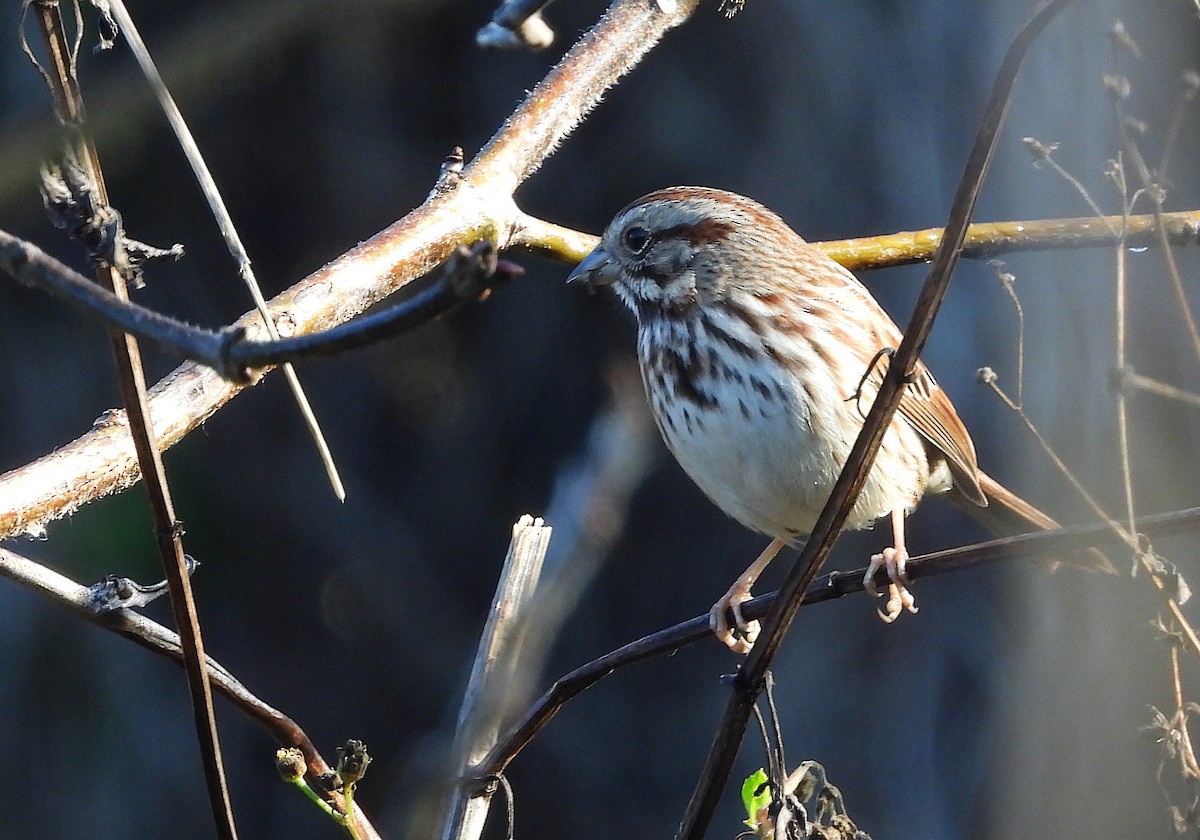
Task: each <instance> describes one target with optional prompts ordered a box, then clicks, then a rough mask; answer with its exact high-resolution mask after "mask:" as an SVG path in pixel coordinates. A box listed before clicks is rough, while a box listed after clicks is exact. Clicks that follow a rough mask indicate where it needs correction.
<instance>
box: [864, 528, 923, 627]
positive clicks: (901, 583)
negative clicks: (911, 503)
mask: <svg viewBox="0 0 1200 840" xmlns="http://www.w3.org/2000/svg"><path fill="white" fill-rule="evenodd" d="M907 565H908V551H907V550H906V549H905V548H904V511H903V510H894V511H892V547H891V548H885V549H884V550H883V551H882V552H881V553H879V554H876V555H875V556H873V557H872V558H871V564H870V565H869V566H867V574H866V577H864V578H863V589H865V590H867V594H868V595H870V596H871V597H872V598H878V597H879V595H880V593H879V592H878V591H876V589H875V581H874V580H873V578H874V577H875V573H876V572H877V571H879V567H880V566H883V567H884V568H886V569H887V574H888V577H889V578H890V579H891V581H892V582H891V583H889V584H888V601H887V603H886V604H884V606H883V609H882V610H876V612H878V613H879V617H880V618H882V619H883V620H884V621H886V622H887V623H888V624H891V623H892V622H893V621H895V620H896V618H897V617H898V616H899V615H900V612H901V611H902V610H908V611H909V612H910V613H915V612H916V611H917V599H916V598H914V597H913V594H912V592H910V591H909V589H908V584H910V583H912V581H910V580H909V579H908V573H907V572H906V570H905V567H906V566H907Z"/></svg>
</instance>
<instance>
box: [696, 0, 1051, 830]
mask: <svg viewBox="0 0 1200 840" xmlns="http://www.w3.org/2000/svg"><path fill="white" fill-rule="evenodd" d="M1067 2H1069V0H1044V2H1042V3H1041V4H1039V5H1038V7H1037V9H1036V10H1035V11H1034V13H1033V15H1032V16H1031V18H1030V20H1029V22H1028V23H1027V24H1026V25H1025V26H1024V28H1022V30H1021V31H1020V32H1019V33H1018V34H1017V37H1016V39H1015V40H1014V41H1013V43H1012V45H1011V46H1010V47H1009V49H1008V52H1007V54H1006V55H1005V57H1004V61H1003V62H1002V63H1001V65H1000V70H999V72H998V73H997V79H996V83H995V86H994V87H993V89H992V95H991V98H990V99H989V101H988V106H987V109H986V111H985V112H984V115H983V119H982V122H981V124H980V127H979V132H978V134H977V135H976V137H975V142H974V144H973V146H972V148H971V154H970V156H969V157H968V159H967V163H966V167H965V169H964V172H963V176H962V179H961V180H960V181H959V185H958V189H957V191H956V192H955V195H954V201H953V203H952V204H951V207H950V218H949V221H948V222H947V224H946V231H945V235H944V236H943V238H942V241H941V243H940V244H939V245H938V249H937V252H936V253H935V254H934V257H933V263H932V265H931V266H930V269H929V275H928V277H927V279H926V280H925V285H924V286H923V287H922V289H921V294H920V297H918V299H917V304H916V307H915V308H914V311H913V315H912V318H911V319H910V321H909V325H908V328H907V329H906V330H905V331H904V338H903V340H902V341H901V342H900V347H899V348H897V349H896V352H895V354H894V355H893V357H892V362H891V364H890V365H889V366H888V371H887V374H886V375H885V376H884V379H883V382H882V384H881V386H880V389H879V392H878V393H877V394H876V397H875V400H874V403H873V404H872V405H871V410H870V411H869V412H868V413H867V417H866V420H865V421H864V424H863V429H862V431H861V432H860V433H859V435H858V438H857V440H855V442H854V447H853V448H852V449H851V450H850V455H849V457H848V458H847V459H846V464H845V465H844V466H843V468H842V471H841V474H840V475H839V476H838V480H837V482H836V484H835V485H834V488H833V492H832V493H831V494H830V497H829V500H828V502H827V503H826V504H825V507H824V509H823V510H822V511H821V515H820V516H819V517H818V518H817V522H816V525H815V526H814V528H813V531H812V533H811V534H810V535H809V537H808V540H807V542H806V543H805V545H804V549H803V550H802V551H801V553H800V556H799V558H797V560H796V562H795V563H794V564H793V566H792V568H791V569H790V570H789V571H788V575H787V578H786V579H785V580H784V583H783V586H782V587H781V588H780V598H779V600H778V601H776V603H775V606H774V607H773V608H772V609H771V612H770V614H769V615H768V616H767V620H766V621H765V622H764V623H763V627H762V634H761V636H760V637H759V639H758V640H757V641H756V642H755V645H754V647H753V649H752V650H751V651H750V653H749V655H748V656H747V658H746V662H745V663H744V664H743V666H742V668H741V670H740V671H739V672H738V675H737V677H736V678H735V679H734V680H733V681H732V684H731V690H730V695H729V699H728V701H727V702H726V705H725V709H724V712H723V713H722V716H721V721H720V723H719V724H718V728H717V733H716V736H715V737H714V739H713V743H712V746H711V748H710V750H709V754H708V757H707V759H706V760H705V765H704V769H703V771H702V772H701V775H700V779H699V781H698V782H697V784H696V788H695V790H694V791H693V792H692V798H691V800H690V801H689V802H688V806H687V809H686V810H685V812H684V815H683V819H682V820H681V822H680V826H679V833H678V837H680V838H681V839H682V840H699V838H700V837H703V835H704V833H705V831H706V830H707V828H708V825H709V823H710V822H711V820H712V816H713V814H714V813H715V811H716V806H717V800H718V798H719V796H720V793H721V791H722V790H723V789H724V787H725V783H726V781H727V780H728V778H729V773H730V770H731V768H732V766H733V760H734V758H735V757H736V755H737V751H738V747H739V746H740V744H741V740H742V735H743V734H744V733H745V730H746V724H747V722H748V721H749V717H750V712H751V709H752V708H753V706H754V704H755V702H756V701H757V699H758V695H759V693H760V692H761V691H762V688H763V685H764V678H765V674H766V671H767V669H768V668H769V667H770V665H771V663H772V661H773V660H774V657H775V654H776V653H777V651H778V650H779V645H780V644H781V643H782V640H783V636H784V635H785V634H786V632H787V630H788V628H789V627H790V626H791V623H792V621H793V619H794V618H795V616H796V611H797V610H798V609H799V607H800V602H801V600H802V599H803V597H804V592H805V590H806V589H807V588H808V585H809V584H810V583H811V582H812V580H813V578H814V577H815V576H816V574H817V572H818V571H819V570H820V568H821V566H822V565H823V564H824V562H825V560H826V558H827V557H828V555H829V551H830V549H831V548H832V546H833V543H834V541H835V540H836V539H837V536H838V533H839V532H840V531H841V528H842V525H843V523H844V522H845V521H846V516H847V515H848V514H849V512H850V509H851V507H852V506H853V505H854V502H855V500H856V499H857V498H858V494H859V491H860V490H861V489H862V487H863V484H864V483H865V482H866V477H867V473H868V471H869V470H870V468H871V464H872V463H873V462H874V460H875V454H876V452H878V450H879V446H880V444H881V443H882V441H883V436H884V433H885V431H886V430H887V428H888V425H889V424H890V422H891V419H892V417H893V416H894V415H895V412H896V409H897V407H898V406H899V404H900V396H901V394H902V393H903V390H904V387H905V384H906V381H907V379H908V378H909V377H910V376H911V374H912V371H913V369H914V368H915V366H916V364H917V359H918V356H919V355H920V352H921V349H922V347H923V346H924V344H925V340H926V338H927V337H928V335H929V332H930V330H931V329H932V327H933V319H934V316H935V315H936V314H937V311H938V308H939V307H940V305H941V302H942V299H943V298H944V297H945V294H946V290H947V288H948V287H949V284H950V277H951V275H952V273H953V270H954V266H955V264H956V263H957V261H958V258H959V256H960V254H961V250H962V244H963V240H964V239H965V237H966V232H967V226H968V225H969V224H970V221H971V216H972V213H973V212H974V209H975V204H976V201H977V200H978V197H979V190H980V187H981V186H982V184H983V180H984V177H985V176H986V174H987V170H988V164H989V163H990V161H991V158H992V153H993V152H994V151H995V148H996V142H997V140H998V138H999V134H1000V126H1001V125H1002V124H1003V122H1004V117H1005V115H1006V114H1007V112H1008V105H1009V101H1010V98H1011V95H1012V90H1013V86H1014V85H1015V82H1016V76H1017V71H1018V70H1019V69H1020V67H1021V64H1022V62H1023V60H1024V57H1025V54H1026V52H1027V51H1028V49H1029V47H1030V45H1031V44H1032V43H1033V41H1034V40H1035V39H1036V37H1037V35H1038V34H1039V33H1040V32H1041V31H1042V29H1043V28H1044V27H1045V26H1046V24H1048V23H1049V22H1050V20H1052V19H1053V18H1054V16H1055V15H1056V14H1057V13H1058V11H1060V10H1061V9H1062V7H1063V6H1064V5H1065V4H1066V3H1067Z"/></svg>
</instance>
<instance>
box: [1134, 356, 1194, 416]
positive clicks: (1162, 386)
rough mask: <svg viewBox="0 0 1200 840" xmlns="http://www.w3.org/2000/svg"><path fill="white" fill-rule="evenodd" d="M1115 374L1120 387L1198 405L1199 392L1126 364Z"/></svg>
mask: <svg viewBox="0 0 1200 840" xmlns="http://www.w3.org/2000/svg"><path fill="white" fill-rule="evenodd" d="M1116 376H1117V384H1118V387H1120V388H1125V389H1129V388H1136V389H1138V390H1139V391H1145V392H1147V393H1149V394H1155V395H1157V396H1160V397H1166V398H1167V399H1171V400H1178V401H1179V402H1181V403H1186V404H1187V405H1194V406H1197V407H1200V394H1193V393H1192V392H1191V391H1185V390H1183V389H1182V388H1177V387H1176V386H1174V385H1170V384H1168V383H1166V382H1160V381H1159V380H1157V379H1153V378H1151V377H1149V376H1143V375H1142V374H1140V373H1138V372H1137V371H1135V370H1133V369H1132V368H1131V367H1129V366H1128V365H1126V366H1125V368H1124V369H1122V370H1118V371H1116Z"/></svg>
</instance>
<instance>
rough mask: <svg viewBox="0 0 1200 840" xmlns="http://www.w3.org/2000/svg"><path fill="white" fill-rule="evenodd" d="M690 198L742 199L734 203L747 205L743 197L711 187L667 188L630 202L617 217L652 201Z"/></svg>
mask: <svg viewBox="0 0 1200 840" xmlns="http://www.w3.org/2000/svg"><path fill="white" fill-rule="evenodd" d="M689 198H703V199H705V200H709V201H712V200H716V201H718V202H730V201H731V200H733V199H740V201H737V200H734V201H733V202H732V203H734V204H739V203H746V199H744V198H742V197H741V196H735V195H734V194H733V193H727V192H723V191H721V190H715V189H713V188H711V187H666V188H664V189H661V190H655V191H654V192H652V193H649V194H647V195H644V196H642V197H641V198H639V199H635V200H634V201H631V202H629V203H628V204H626V205H625V206H624V207H622V208H621V211H620V212H619V213H617V215H618V216H622V215H624V214H625V213H627V212H628V211H630V210H632V209H633V208H634V207H637V206H639V205H642V204H649V203H650V202H652V201H683V200H686V199H689Z"/></svg>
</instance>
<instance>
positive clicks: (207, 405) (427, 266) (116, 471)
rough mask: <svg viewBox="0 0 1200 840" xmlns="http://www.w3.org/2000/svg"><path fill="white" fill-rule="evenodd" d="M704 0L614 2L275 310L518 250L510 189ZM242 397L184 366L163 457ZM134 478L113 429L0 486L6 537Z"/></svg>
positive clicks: (308, 324) (161, 391)
mask: <svg viewBox="0 0 1200 840" xmlns="http://www.w3.org/2000/svg"><path fill="white" fill-rule="evenodd" d="M697 2H698V0H685V2H680V3H678V4H677V5H676V6H675V8H674V10H673V11H672V12H670V13H667V12H663V11H662V10H661V9H660V8H659V7H658V6H657V5H655V4H653V3H645V2H642V0H618V1H617V2H615V3H614V4H613V5H612V6H611V7H610V8H609V10H608V11H607V12H606V13H605V15H604V17H603V18H601V20H600V21H599V23H597V24H596V26H595V27H594V28H593V29H592V30H591V31H590V32H588V33H587V34H586V35H584V37H583V38H582V39H581V40H580V41H579V42H578V43H577V44H576V45H575V46H574V47H572V49H571V50H570V51H569V52H568V53H567V54H566V56H564V57H563V59H562V61H560V62H559V63H558V65H557V66H556V67H555V68H554V69H553V70H551V71H550V73H549V74H548V75H547V76H546V78H545V79H543V80H542V82H541V83H540V84H538V86H537V87H536V88H534V90H533V92H532V93H530V94H529V96H528V97H526V99H525V101H524V102H523V103H522V104H521V105H520V106H519V107H518V108H517V110H516V111H515V112H514V113H513V114H512V115H511V116H510V117H509V118H508V120H507V121H506V122H505V123H504V125H503V126H502V127H501V128H500V130H499V131H498V132H497V133H496V135H495V137H493V138H492V140H491V141H490V142H489V143H488V145H487V146H486V147H485V148H484V149H483V150H482V151H481V152H480V153H479V155H478V156H477V157H476V158H475V159H474V160H473V161H472V162H471V164H470V165H469V166H467V167H466V168H465V169H464V170H463V172H462V175H461V178H460V179H459V180H458V182H457V184H456V185H455V186H453V187H451V188H449V189H446V190H440V191H434V193H433V194H431V195H430V196H429V198H428V199H426V201H425V202H424V203H423V204H422V205H421V206H420V207H418V208H416V209H415V210H413V211H412V212H411V213H409V214H408V215H407V216H405V217H404V218H403V219H400V220H399V221H398V222H396V223H395V224H393V225H392V226H391V227H389V228H387V229H386V230H383V231H381V232H380V233H378V234H376V235H375V236H373V237H372V238H370V239H368V240H367V241H365V242H363V243H362V244H360V245H358V246H356V247H355V248H352V249H351V250H350V251H347V252H346V253H345V254H343V255H342V256H341V257H338V258H337V259H335V260H334V261H333V262H330V263H328V264H327V265H325V266H324V267H322V268H321V269H319V270H317V271H315V272H314V273H312V274H310V275H309V276H308V277H307V278H305V279H304V280H302V281H300V282H299V283H297V284H296V285H294V286H292V287H291V288H290V289H288V290H286V291H284V292H283V293H282V294H280V295H278V296H276V297H275V298H274V299H273V300H271V301H270V302H269V303H270V308H271V311H272V312H274V313H276V317H277V318H281V319H287V320H288V321H289V322H290V324H291V325H292V327H293V331H294V333H295V334H297V335H300V334H307V333H311V332H317V331H320V330H325V329H328V328H329V327H332V326H335V325H337V324H340V323H343V322H345V321H347V320H349V319H350V318H353V317H354V316H355V315H358V314H359V313H361V312H362V311H364V310H365V309H367V308H368V307H370V306H372V305H373V304H375V303H377V302H379V301H380V300H382V299H383V298H385V297H387V296H388V295H390V294H392V293H394V292H396V291H397V290H398V289H401V288H403V287H404V286H405V285H407V284H408V283H409V282H410V281H411V280H413V279H414V278H416V277H420V276H421V275H423V274H425V273H427V272H428V271H430V270H431V269H432V268H434V267H435V266H437V265H438V264H439V263H441V262H443V261H444V260H445V259H446V258H447V257H448V256H449V255H450V253H451V251H452V250H453V248H454V247H455V246H456V245H459V244H464V243H471V242H476V241H478V240H481V239H489V240H491V241H493V242H495V243H496V245H497V247H499V248H501V249H503V248H506V247H509V246H511V245H519V244H523V240H522V236H521V231H522V228H523V226H524V225H525V223H526V222H527V217H525V215H524V214H523V213H521V212H520V211H519V210H518V209H517V207H516V204H515V203H514V202H513V199H512V193H513V190H515V189H516V188H517V186H518V185H519V184H520V183H521V182H522V181H524V180H525V179H526V178H528V177H529V176H530V175H531V174H532V173H533V172H534V171H535V170H536V169H537V168H538V166H540V165H541V163H542V161H543V160H545V159H546V157H547V156H549V155H550V153H551V152H552V151H553V150H554V148H555V147H556V146H557V145H558V143H559V142H561V141H562V139H563V138H564V137H566V136H567V135H568V134H569V133H570V132H571V131H572V130H573V129H574V128H575V126H576V125H577V124H578V123H579V121H580V120H582V119H583V117H584V115H586V114H587V112H588V111H590V110H591V109H592V108H593V107H595V105H596V104H597V103H598V102H599V101H600V98H601V97H602V95H603V94H604V92H605V91H606V90H607V89H608V88H609V87H611V86H612V85H613V84H614V83H615V82H616V81H617V80H618V79H619V78H620V77H621V76H623V75H624V74H625V73H626V72H628V71H629V70H630V69H632V68H633V67H634V66H635V65H636V64H637V63H638V62H639V61H640V60H641V58H642V56H644V55H645V53H646V52H647V51H648V50H649V49H650V48H651V47H653V46H654V45H655V44H656V43H657V42H658V40H659V39H660V38H661V37H662V36H663V34H664V33H665V32H667V31H668V30H669V29H671V28H673V27H675V26H678V25H679V24H681V23H682V22H683V21H684V20H686V19H687V17H688V16H689V15H690V14H691V12H692V10H693V9H694V8H695V6H696V3H697ZM562 230H564V231H565V229H562ZM235 326H240V327H244V328H246V330H247V332H248V334H249V335H252V336H257V335H258V334H259V331H260V330H261V329H262V321H261V319H260V318H259V317H258V316H257V315H246V316H244V317H243V318H241V319H240V320H239V321H238V322H237V323H236V324H235ZM244 387H245V386H244V385H242V384H235V383H230V382H228V381H225V380H222V379H221V377H220V376H218V375H216V374H214V373H213V372H212V371H210V370H208V369H207V368H203V367H201V366H198V365H195V364H191V363H189V364H185V365H182V366H180V367H179V368H177V369H176V370H175V371H174V372H172V373H171V374H169V375H168V376H167V377H166V378H164V379H163V380H162V381H160V382H159V383H158V384H157V385H155V386H154V388H152V389H151V391H150V394H149V404H150V416H151V417H152V418H154V429H153V431H154V433H155V436H156V437H157V439H158V441H159V445H160V446H161V447H162V448H164V449H166V448H169V447H171V446H173V445H174V444H176V443H178V442H179V440H180V439H181V438H182V437H183V436H184V435H186V434H187V433H188V432H190V431H191V430H192V429H194V428H195V427H196V426H198V425H199V424H200V423H202V422H204V421H205V420H206V419H208V418H209V417H211V416H212V414H213V413H214V412H215V411H217V410H218V409H219V408H220V407H221V406H223V405H224V404H225V403H227V402H228V401H229V400H231V399H232V398H233V397H234V396H236V395H237V394H238V393H240V392H241V390H242V389H243V388H244ZM113 417H115V415H111V414H110V415H109V419H110V420H111V419H112V418H113ZM138 478H139V475H138V470H137V463H136V460H135V458H134V454H133V450H132V447H130V446H129V445H128V441H127V435H126V433H125V430H124V428H123V427H122V426H121V424H119V423H113V422H109V421H106V422H104V423H103V424H102V425H100V426H98V427H97V428H94V429H93V430H92V432H90V433H88V434H86V435H84V436H83V437H81V438H79V439H77V440H76V441H74V442H73V443H70V444H68V445H66V446H65V447H62V448H60V449H58V450H56V451H55V452H54V453H53V454H51V455H47V456H45V457H44V458H42V459H39V460H38V461H36V462H34V463H32V464H29V465H27V466H25V467H22V468H19V469H17V470H14V471H12V472H10V473H8V474H6V475H5V476H3V477H0V498H3V499H4V505H5V509H4V510H3V511H2V512H0V539H3V538H4V537H7V536H12V535H14V534H19V533H37V532H40V531H41V530H42V529H44V528H45V524H46V523H47V522H48V521H50V520H53V519H56V518H58V517H61V516H65V515H67V514H69V513H70V512H71V511H72V510H74V509H75V508H77V507H79V505H81V504H84V503H85V502H87V501H92V500H94V499H97V498H100V497H101V496H104V495H107V494H108V493H111V492H114V491H116V490H119V489H124V488H125V487H129V486H130V485H132V484H133V483H134V482H136V481H137V480H138Z"/></svg>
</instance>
